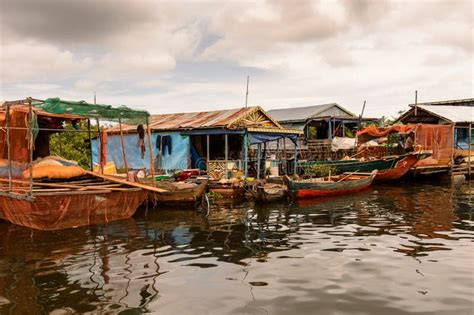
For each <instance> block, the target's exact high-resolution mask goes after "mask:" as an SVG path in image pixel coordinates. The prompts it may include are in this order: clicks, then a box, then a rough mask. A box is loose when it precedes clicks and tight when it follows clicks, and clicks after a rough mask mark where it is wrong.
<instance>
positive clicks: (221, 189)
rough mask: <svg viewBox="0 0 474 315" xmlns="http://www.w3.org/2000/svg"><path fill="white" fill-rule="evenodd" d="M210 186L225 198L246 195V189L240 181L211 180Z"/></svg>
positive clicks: (238, 197)
mask: <svg viewBox="0 0 474 315" xmlns="http://www.w3.org/2000/svg"><path fill="white" fill-rule="evenodd" d="M208 188H209V191H212V192H214V193H216V194H220V195H222V196H223V197H224V199H241V198H243V197H244V196H245V189H244V187H243V186H242V185H241V184H240V183H233V182H220V181H209V183H208Z"/></svg>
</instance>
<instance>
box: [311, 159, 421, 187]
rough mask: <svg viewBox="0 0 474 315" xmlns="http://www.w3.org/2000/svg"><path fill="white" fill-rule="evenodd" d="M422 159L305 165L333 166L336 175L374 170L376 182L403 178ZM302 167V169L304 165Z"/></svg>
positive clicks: (318, 162)
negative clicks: (375, 171)
mask: <svg viewBox="0 0 474 315" xmlns="http://www.w3.org/2000/svg"><path fill="white" fill-rule="evenodd" d="M424 157H426V154H424V153H423V154H418V153H410V154H405V155H399V156H393V157H386V158H382V159H377V160H372V161H358V160H356V161H352V160H347V161H345V160H340V161H316V162H307V163H306V165H308V166H309V165H312V164H324V165H329V166H333V167H335V168H336V170H337V171H336V173H337V174H342V173H352V172H361V173H364V172H365V173H370V172H372V171H374V170H378V172H377V176H376V177H375V180H376V181H391V180H398V179H400V178H402V177H403V176H405V175H406V174H407V173H408V172H409V171H410V169H411V168H412V167H413V166H415V165H416V163H417V162H418V161H419V159H420V158H424ZM302 166H303V167H304V165H302Z"/></svg>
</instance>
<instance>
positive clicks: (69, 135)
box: [50, 121, 91, 169]
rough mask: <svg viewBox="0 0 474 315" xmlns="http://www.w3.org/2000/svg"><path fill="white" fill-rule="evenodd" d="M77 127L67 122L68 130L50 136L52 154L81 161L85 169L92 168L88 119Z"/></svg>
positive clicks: (80, 163) (66, 128)
mask: <svg viewBox="0 0 474 315" xmlns="http://www.w3.org/2000/svg"><path fill="white" fill-rule="evenodd" d="M76 127H77V129H76V128H74V127H73V126H71V124H67V125H66V127H65V130H66V131H63V132H58V133H55V134H53V135H51V137H50V151H51V155H58V156H61V157H63V158H65V159H68V160H73V161H76V162H78V163H79V165H80V166H82V167H83V168H85V169H89V168H90V156H91V153H90V145H89V136H88V133H87V121H81V122H80V123H79V124H78V125H77V126H76Z"/></svg>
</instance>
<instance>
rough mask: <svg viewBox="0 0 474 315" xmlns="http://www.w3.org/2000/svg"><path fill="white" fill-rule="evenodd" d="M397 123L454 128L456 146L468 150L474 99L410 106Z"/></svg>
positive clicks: (473, 113) (473, 116)
mask: <svg viewBox="0 0 474 315" xmlns="http://www.w3.org/2000/svg"><path fill="white" fill-rule="evenodd" d="M409 106H410V109H409V110H408V111H406V112H405V113H404V114H402V115H401V116H400V117H399V118H398V119H397V121H399V122H402V123H403V124H436V125H452V126H454V144H455V147H456V148H458V149H467V148H468V144H469V127H470V126H471V127H472V124H473V122H474V98H467V99H459V100H448V101H437V102H427V103H417V104H410V105H409Z"/></svg>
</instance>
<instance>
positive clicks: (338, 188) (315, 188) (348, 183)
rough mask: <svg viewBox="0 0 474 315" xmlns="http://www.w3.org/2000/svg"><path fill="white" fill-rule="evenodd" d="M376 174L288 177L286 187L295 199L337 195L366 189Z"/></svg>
mask: <svg viewBox="0 0 474 315" xmlns="http://www.w3.org/2000/svg"><path fill="white" fill-rule="evenodd" d="M376 175H377V170H374V171H372V172H371V173H350V174H341V175H338V176H331V177H330V178H329V177H322V178H314V179H303V180H292V179H290V178H288V188H289V189H290V191H291V192H292V194H293V195H294V196H295V198H296V199H305V198H314V197H325V196H338V195H346V194H351V193H355V192H358V191H362V190H364V189H367V188H369V187H370V185H372V182H373V180H374V178H375V176H376Z"/></svg>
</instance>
